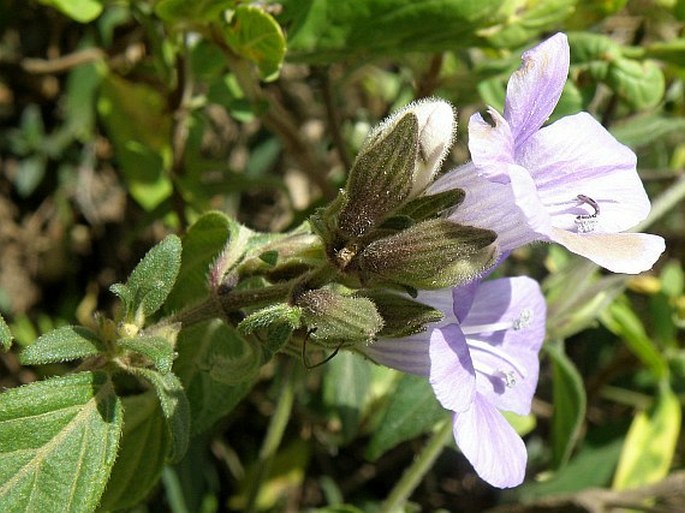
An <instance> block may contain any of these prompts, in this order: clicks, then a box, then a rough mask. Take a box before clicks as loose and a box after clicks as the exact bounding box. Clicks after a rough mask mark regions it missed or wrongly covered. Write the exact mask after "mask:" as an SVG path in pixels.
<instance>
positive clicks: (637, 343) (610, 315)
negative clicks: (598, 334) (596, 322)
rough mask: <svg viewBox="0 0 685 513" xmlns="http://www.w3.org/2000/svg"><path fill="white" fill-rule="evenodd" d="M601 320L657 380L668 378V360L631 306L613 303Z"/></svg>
mask: <svg viewBox="0 0 685 513" xmlns="http://www.w3.org/2000/svg"><path fill="white" fill-rule="evenodd" d="M600 320H601V321H602V324H604V326H606V327H607V329H608V330H609V331H611V332H612V333H613V334H615V335H617V336H619V337H621V338H622V339H623V341H624V342H625V343H626V345H627V346H628V348H629V349H630V350H631V351H632V352H633V353H634V354H635V356H637V357H638V358H639V359H640V361H641V362H642V363H643V364H644V365H645V366H646V367H647V368H649V370H650V371H651V372H652V373H653V374H654V376H655V377H656V378H657V379H663V378H665V377H666V375H667V374H668V363H667V362H666V359H665V358H664V357H663V355H662V354H661V352H660V351H659V349H658V348H657V347H656V346H655V345H654V343H653V342H652V340H651V339H650V338H649V337H648V336H647V334H646V333H645V328H644V326H643V325H642V321H641V320H640V318H639V317H638V316H637V315H636V314H635V312H633V310H632V309H631V308H630V306H629V305H627V304H626V303H621V302H618V301H616V302H614V303H612V304H611V305H610V306H609V308H608V309H607V310H606V311H605V312H604V313H603V314H602V315H601V316H600Z"/></svg>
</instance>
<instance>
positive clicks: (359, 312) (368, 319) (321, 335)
mask: <svg viewBox="0 0 685 513" xmlns="http://www.w3.org/2000/svg"><path fill="white" fill-rule="evenodd" d="M295 303H296V305H297V306H299V307H300V308H301V309H302V320H303V321H304V324H305V325H306V326H307V328H309V329H310V330H312V339H313V340H314V341H316V342H318V343H320V344H322V345H325V346H328V347H333V346H339V345H341V344H342V345H354V344H356V343H366V342H368V341H370V340H372V339H373V338H374V336H375V335H376V334H377V333H378V332H379V331H380V330H381V329H382V328H383V318H382V317H381V316H380V315H379V313H378V311H377V310H376V307H375V305H374V304H373V302H372V301H371V300H370V299H367V298H365V297H353V296H344V295H342V294H339V293H337V292H334V291H332V290H327V289H318V290H310V291H307V292H304V293H303V294H302V295H300V296H299V297H298V298H297V300H296V302H295Z"/></svg>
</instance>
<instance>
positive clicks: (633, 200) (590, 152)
mask: <svg viewBox="0 0 685 513" xmlns="http://www.w3.org/2000/svg"><path fill="white" fill-rule="evenodd" d="M636 160H637V159H636V157H635V154H634V153H633V152H632V150H630V149H629V148H628V147H626V146H624V145H623V144H621V143H620V142H618V141H617V140H616V139H615V138H614V137H613V136H612V135H611V134H610V133H609V132H607V130H606V129H605V128H604V127H603V126H602V125H601V124H599V123H598V122H597V121H596V120H595V119H594V118H592V116H590V115H589V114H588V113H586V112H581V113H579V114H575V115H573V116H567V117H565V118H562V119H560V120H558V121H556V122H555V123H552V124H551V125H549V126H547V127H545V128H543V129H541V130H540V131H539V132H537V133H536V134H535V135H533V136H532V137H531V138H530V139H529V140H528V143H527V144H526V146H525V148H523V149H522V152H521V154H520V158H519V161H518V163H519V164H520V165H521V166H523V167H525V168H526V169H528V171H529V172H530V174H531V175H532V177H533V180H535V184H536V186H537V190H538V195H539V197H540V200H541V201H542V203H543V204H544V205H545V208H546V209H547V211H548V212H549V213H550V215H551V216H552V219H553V221H552V223H553V225H554V226H555V227H557V228H562V229H564V230H569V231H573V232H576V231H578V226H577V220H576V216H578V215H588V214H593V213H595V212H594V210H595V209H594V208H593V207H591V205H589V204H584V203H583V201H580V200H579V199H578V195H579V194H582V195H585V196H588V197H589V198H592V200H594V201H595V202H597V204H598V206H599V209H600V210H599V213H598V215H597V218H596V220H595V222H596V224H595V225H594V226H595V227H594V229H593V231H594V232H600V233H602V232H603V233H616V232H622V231H625V230H627V229H629V228H632V227H633V226H635V225H636V224H638V223H639V222H640V221H642V220H643V219H644V218H645V217H647V214H648V213H649V209H650V203H649V198H648V197H647V194H646V193H645V189H644V187H643V185H642V181H641V180H640V177H639V176H638V174H637V171H636V169H635V165H636Z"/></svg>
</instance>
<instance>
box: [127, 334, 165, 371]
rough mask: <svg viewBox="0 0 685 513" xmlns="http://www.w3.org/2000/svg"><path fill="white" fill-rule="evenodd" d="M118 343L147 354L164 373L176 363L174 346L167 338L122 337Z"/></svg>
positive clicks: (130, 349) (144, 354) (136, 351)
mask: <svg viewBox="0 0 685 513" xmlns="http://www.w3.org/2000/svg"><path fill="white" fill-rule="evenodd" d="M117 344H118V345H119V346H120V347H122V348H124V349H128V350H129V351H133V352H135V353H138V354H142V355H143V356H146V357H147V358H149V359H150V360H152V362H153V364H154V366H155V368H156V369H157V370H158V371H159V372H161V373H162V374H166V373H168V372H171V366H172V365H173V363H174V347H173V345H172V343H171V342H170V341H169V340H168V339H167V338H164V337H148V336H141V337H135V338H122V339H119V340H118V342H117Z"/></svg>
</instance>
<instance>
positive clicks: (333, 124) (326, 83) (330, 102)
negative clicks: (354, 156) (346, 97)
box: [318, 68, 352, 171]
mask: <svg viewBox="0 0 685 513" xmlns="http://www.w3.org/2000/svg"><path fill="white" fill-rule="evenodd" d="M329 71H330V68H325V69H321V70H319V73H318V75H319V78H320V80H321V84H322V86H321V95H322V97H323V104H324V107H325V108H326V123H327V124H328V131H329V132H330V133H331V137H332V138H333V144H334V145H335V148H336V149H337V150H338V155H340V160H342V163H343V165H344V166H345V169H346V170H347V171H349V170H350V168H351V167H352V160H351V159H350V156H349V154H348V152H347V146H346V145H345V140H344V139H343V136H342V132H341V131H340V116H339V115H338V108H337V104H336V101H335V94H334V91H333V86H332V84H331V77H330V75H329Z"/></svg>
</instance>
